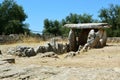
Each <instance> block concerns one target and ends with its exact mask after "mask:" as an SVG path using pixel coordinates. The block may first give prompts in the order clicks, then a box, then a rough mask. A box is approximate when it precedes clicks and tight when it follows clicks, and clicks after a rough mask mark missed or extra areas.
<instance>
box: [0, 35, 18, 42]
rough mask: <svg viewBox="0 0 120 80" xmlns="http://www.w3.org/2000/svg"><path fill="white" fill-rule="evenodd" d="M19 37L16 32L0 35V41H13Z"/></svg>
mask: <svg viewBox="0 0 120 80" xmlns="http://www.w3.org/2000/svg"><path fill="white" fill-rule="evenodd" d="M19 39H20V37H19V35H17V34H10V35H0V43H10V42H15V41H18V40H19Z"/></svg>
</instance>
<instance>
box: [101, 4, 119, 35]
mask: <svg viewBox="0 0 120 80" xmlns="http://www.w3.org/2000/svg"><path fill="white" fill-rule="evenodd" d="M99 17H100V18H101V20H102V22H107V23H108V24H110V25H111V26H112V28H110V29H107V33H108V36H110V37H113V36H115V37H118V36H119V37H120V6H119V5H113V4H111V5H110V6H109V8H103V9H101V10H100V14H99Z"/></svg>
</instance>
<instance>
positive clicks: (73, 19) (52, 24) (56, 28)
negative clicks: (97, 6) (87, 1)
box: [43, 13, 96, 36]
mask: <svg viewBox="0 0 120 80" xmlns="http://www.w3.org/2000/svg"><path fill="white" fill-rule="evenodd" d="M95 21H96V20H94V19H92V15H89V14H83V15H78V14H72V13H70V15H68V16H67V17H66V18H65V19H62V21H57V20H55V21H51V20H48V19H45V20H44V30H43V34H52V35H55V36H68V33H69V29H68V28H65V27H63V26H64V25H65V24H67V23H76V24H77V23H91V22H95Z"/></svg>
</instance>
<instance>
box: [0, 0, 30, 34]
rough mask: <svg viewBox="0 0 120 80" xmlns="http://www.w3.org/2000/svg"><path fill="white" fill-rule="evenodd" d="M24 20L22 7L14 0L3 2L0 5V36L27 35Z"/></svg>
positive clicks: (27, 30) (24, 15) (25, 16)
mask: <svg viewBox="0 0 120 80" xmlns="http://www.w3.org/2000/svg"><path fill="white" fill-rule="evenodd" d="M26 18H27V15H26V14H25V13H24V10H23V8H22V6H19V5H18V4H17V3H16V2H15V1H14V0H4V1H3V2H2V3H1V4H0V23H1V24H0V34H3V33H4V34H19V33H24V32H27V33H29V31H30V30H29V29H28V27H25V24H24V23H23V21H25V19H26Z"/></svg>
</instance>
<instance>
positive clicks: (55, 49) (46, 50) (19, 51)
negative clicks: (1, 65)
mask: <svg viewBox="0 0 120 80" xmlns="http://www.w3.org/2000/svg"><path fill="white" fill-rule="evenodd" d="M67 49H68V46H67V44H66V45H63V44H60V43H56V42H55V41H54V40H53V41H52V42H49V43H47V44H45V45H44V46H38V47H37V48H32V47H25V46H17V47H14V48H9V49H8V51H7V53H8V54H11V55H16V56H20V57H31V56H35V55H36V54H39V53H40V54H43V55H42V57H56V55H55V54H63V53H65V52H67ZM51 52H52V53H51Z"/></svg>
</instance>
